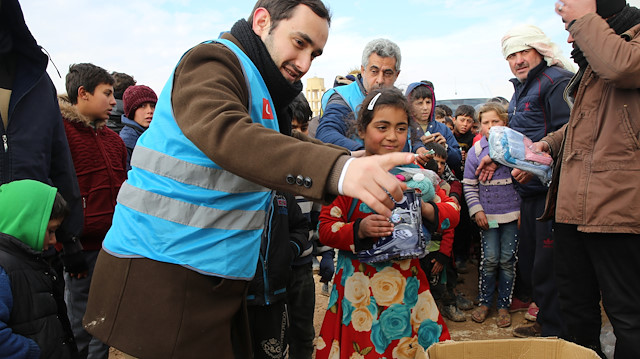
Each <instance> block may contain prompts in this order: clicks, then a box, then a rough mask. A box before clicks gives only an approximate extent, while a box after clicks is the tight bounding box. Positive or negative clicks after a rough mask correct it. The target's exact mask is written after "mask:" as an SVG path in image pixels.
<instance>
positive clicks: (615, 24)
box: [571, 5, 640, 70]
mask: <svg viewBox="0 0 640 359" xmlns="http://www.w3.org/2000/svg"><path fill="white" fill-rule="evenodd" d="M607 23H608V24H609V27H611V28H612V29H613V31H615V32H616V34H618V35H621V34H623V33H624V32H625V31H627V30H629V29H631V28H632V27H634V26H636V25H638V24H640V9H638V8H635V7H630V6H629V5H627V6H625V7H624V8H623V9H622V11H620V12H619V13H618V14H617V15H615V16H612V17H610V18H609V19H607ZM571 58H573V61H575V63H576V64H578V66H580V69H582V70H584V69H585V68H586V67H587V65H589V62H588V61H587V58H586V57H584V54H583V53H582V50H580V48H579V47H578V45H576V43H575V42H574V43H573V51H571Z"/></svg>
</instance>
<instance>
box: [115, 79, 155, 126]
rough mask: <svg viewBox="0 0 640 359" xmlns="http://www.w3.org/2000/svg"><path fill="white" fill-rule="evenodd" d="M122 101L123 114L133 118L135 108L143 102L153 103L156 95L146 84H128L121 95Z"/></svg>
mask: <svg viewBox="0 0 640 359" xmlns="http://www.w3.org/2000/svg"><path fill="white" fill-rule="evenodd" d="M122 101H123V102H124V115H125V116H127V118H128V119H130V120H133V116H134V115H135V112H136V110H137V109H138V108H139V107H140V106H142V104H143V103H145V102H151V103H153V104H154V105H155V104H156V103H157V102H158V96H156V93H155V92H153V90H152V89H151V88H150V87H148V86H145V85H139V86H129V87H128V88H127V89H126V90H125V91H124V94H123V95H122Z"/></svg>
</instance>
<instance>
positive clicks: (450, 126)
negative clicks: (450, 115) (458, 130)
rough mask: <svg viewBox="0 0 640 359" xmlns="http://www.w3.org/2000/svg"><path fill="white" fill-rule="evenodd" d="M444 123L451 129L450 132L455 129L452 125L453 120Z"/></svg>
mask: <svg viewBox="0 0 640 359" xmlns="http://www.w3.org/2000/svg"><path fill="white" fill-rule="evenodd" d="M445 125H447V127H448V128H449V129H450V130H451V132H453V131H454V130H455V127H454V126H453V121H451V122H448V121H447V122H445Z"/></svg>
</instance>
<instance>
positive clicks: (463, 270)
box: [456, 261, 469, 274]
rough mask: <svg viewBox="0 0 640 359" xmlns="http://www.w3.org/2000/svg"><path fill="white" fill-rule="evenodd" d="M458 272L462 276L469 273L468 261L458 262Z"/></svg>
mask: <svg viewBox="0 0 640 359" xmlns="http://www.w3.org/2000/svg"><path fill="white" fill-rule="evenodd" d="M456 271H458V273H460V274H467V273H469V268H468V267H467V261H456Z"/></svg>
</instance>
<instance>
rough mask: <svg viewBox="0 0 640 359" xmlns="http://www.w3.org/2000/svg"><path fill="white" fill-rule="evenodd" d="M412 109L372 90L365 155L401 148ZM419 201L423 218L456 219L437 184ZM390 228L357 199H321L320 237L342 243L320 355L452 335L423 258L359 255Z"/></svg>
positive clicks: (357, 353)
mask: <svg viewBox="0 0 640 359" xmlns="http://www.w3.org/2000/svg"><path fill="white" fill-rule="evenodd" d="M408 114H409V105H408V103H407V100H406V98H405V97H404V96H403V95H402V93H401V92H400V91H399V90H397V89H395V88H393V89H382V90H376V91H372V92H371V93H370V94H369V95H368V96H367V97H366V98H365V99H364V101H363V103H362V108H361V109H360V111H359V113H358V120H357V128H358V134H359V136H360V137H361V138H362V139H363V141H364V147H365V153H366V155H367V156H371V155H379V154H385V153H389V152H399V151H402V148H403V147H404V144H405V141H406V140H407V129H408V126H409V124H408V116H409V115H408ZM354 201H355V205H354V203H353V202H354ZM421 207H422V216H423V220H426V221H430V222H431V223H434V224H437V230H441V229H446V228H448V227H455V225H456V224H457V223H458V221H459V209H458V206H457V205H455V203H454V202H453V201H452V200H451V199H450V198H449V197H447V196H446V194H445V193H444V191H442V190H441V189H440V188H436V197H435V198H434V200H433V201H431V202H429V203H424V202H423V203H422V206H421ZM349 212H352V213H351V214H350V213H349ZM392 230H393V225H392V224H391V223H390V222H389V221H388V219H387V218H386V217H384V216H381V215H378V214H375V213H372V211H371V210H370V209H369V208H368V207H367V206H366V205H364V204H362V203H361V202H360V201H359V200H357V199H354V198H350V197H346V196H339V197H337V198H336V199H335V200H334V201H333V203H332V204H331V205H329V206H324V207H323V209H322V212H321V214H320V228H319V234H320V241H321V242H322V243H323V244H325V245H329V246H332V247H335V248H337V249H339V251H338V265H337V268H336V270H337V272H336V274H335V277H334V283H333V288H332V291H331V296H330V299H329V305H328V309H327V312H326V313H325V317H324V321H323V323H322V328H321V329H320V336H319V338H318V340H317V342H316V348H317V352H316V358H318V359H322V358H332V359H333V358H345V359H357V358H383V357H384V358H388V359H391V358H396V359H405V358H406V359H408V358H416V357H424V349H426V348H428V347H429V346H430V345H431V344H433V343H436V342H438V341H442V340H446V339H450V336H449V331H448V329H447V327H446V325H445V323H444V321H443V319H442V316H441V315H440V313H439V311H438V308H437V306H436V303H435V301H434V300H433V297H432V296H431V292H430V291H429V282H428V281H427V278H426V275H425V273H424V272H423V271H422V269H421V268H420V262H419V259H417V258H415V259H405V260H401V261H394V260H391V261H387V262H379V263H371V264H366V263H363V262H360V261H359V260H358V257H357V256H356V254H355V253H357V252H359V251H361V250H366V249H369V248H371V247H372V245H373V243H374V242H375V241H376V240H377V239H378V238H379V237H382V236H388V235H391V233H392Z"/></svg>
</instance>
